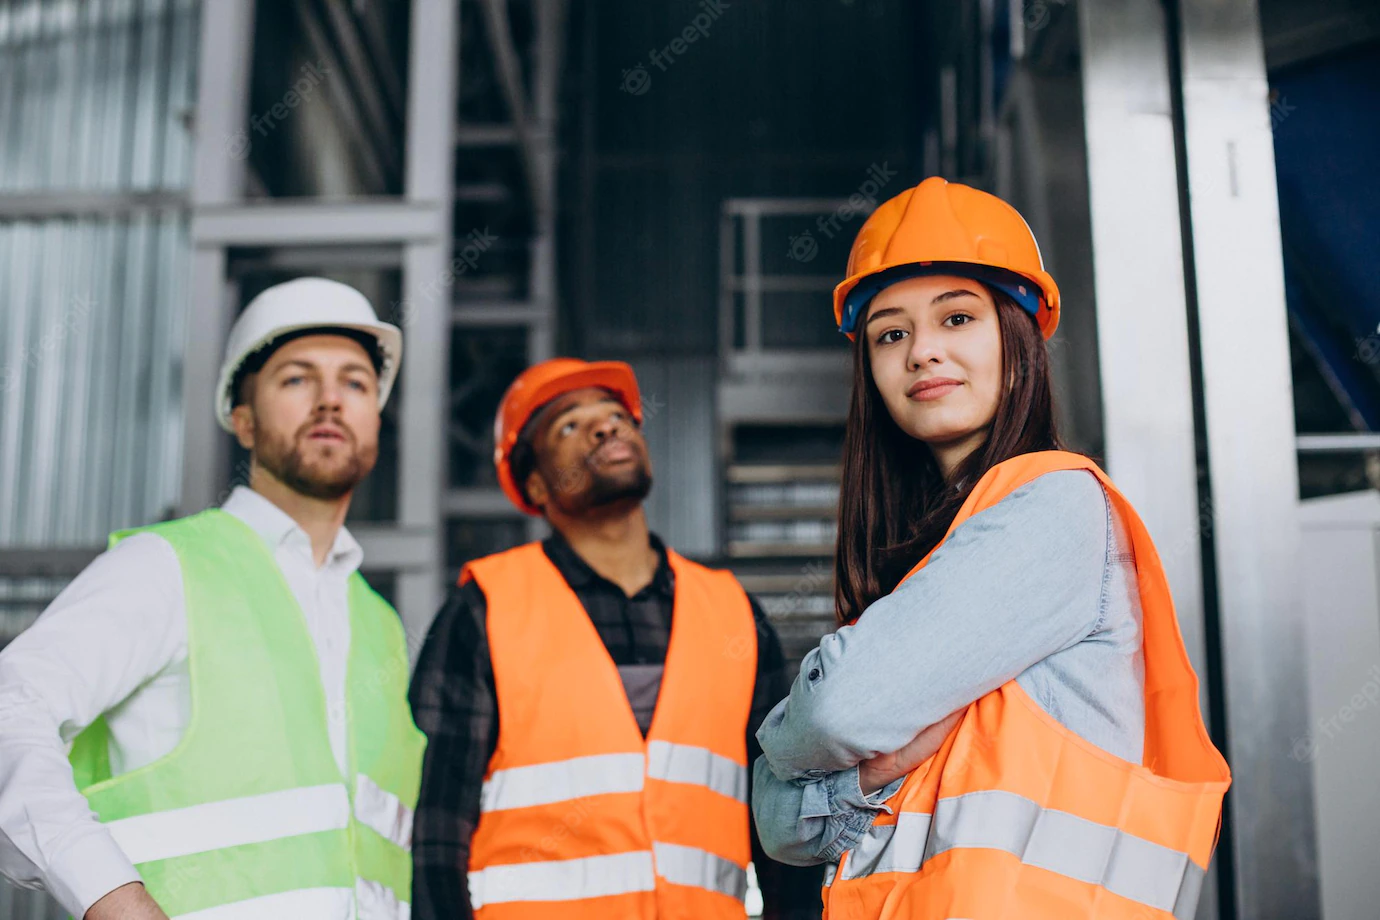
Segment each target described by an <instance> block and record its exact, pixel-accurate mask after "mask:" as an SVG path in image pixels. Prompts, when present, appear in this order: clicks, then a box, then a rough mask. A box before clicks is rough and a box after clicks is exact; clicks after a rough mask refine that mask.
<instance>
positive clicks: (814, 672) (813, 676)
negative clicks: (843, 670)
mask: <svg viewBox="0 0 1380 920" xmlns="http://www.w3.org/2000/svg"><path fill="white" fill-rule="evenodd" d="M810 680H819V668H811V669H810Z"/></svg>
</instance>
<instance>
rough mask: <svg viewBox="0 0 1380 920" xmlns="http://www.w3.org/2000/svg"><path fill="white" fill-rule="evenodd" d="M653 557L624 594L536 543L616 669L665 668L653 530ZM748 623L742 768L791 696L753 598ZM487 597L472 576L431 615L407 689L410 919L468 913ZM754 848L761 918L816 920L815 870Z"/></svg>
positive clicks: (490, 677)
mask: <svg viewBox="0 0 1380 920" xmlns="http://www.w3.org/2000/svg"><path fill="white" fill-rule="evenodd" d="M652 547H653V548H654V549H655V550H656V552H657V556H658V557H659V562H658V564H657V569H656V573H655V574H654V575H653V576H652V580H651V582H650V583H649V584H648V585H647V586H646V587H645V588H643V589H642V590H640V591H638V592H637V593H636V594H635V595H633V596H632V597H628V596H627V595H626V594H624V593H623V589H622V588H620V587H618V586H617V585H615V584H613V583H612V582H610V581H608V580H607V579H605V578H603V577H602V576H600V575H599V574H598V573H597V572H595V571H594V570H593V569H591V568H590V567H589V565H587V564H586V563H585V561H584V560H583V559H581V558H580V557H579V556H578V555H577V554H576V553H575V551H574V550H573V549H571V547H570V544H568V543H567V542H566V541H565V540H564V539H563V538H562V537H560V536H559V535H554V536H552V537H549V538H548V539H546V540H545V541H543V543H542V549H543V550H545V552H546V555H547V558H549V559H550V560H551V562H552V563H553V564H554V565H555V566H556V568H557V569H558V570H559V571H560V573H561V575H562V576H564V578H565V580H566V582H567V583H568V584H569V585H570V587H571V589H572V590H574V592H575V595H576V596H577V597H578V598H579V599H580V603H581V604H582V605H583V606H584V608H585V610H586V612H588V613H589V618H590V620H591V621H592V622H593V623H594V626H595V628H596V629H598V631H599V636H600V638H602V639H603V640H604V645H605V647H606V648H607V649H608V652H609V655H610V657H612V658H613V661H614V663H615V664H617V665H619V666H627V665H638V664H653V665H655V664H663V663H664V662H665V660H666V649H667V646H668V644H669V642H670V639H671V610H672V602H673V600H674V597H675V578H674V575H673V574H672V572H671V566H670V563H669V562H667V559H666V548H665V546H664V545H663V544H662V542H661V541H660V540H659V539H657V537H655V536H653V537H652ZM751 603H752V613H753V618H754V619H755V620H756V622H757V682H756V686H755V688H754V691H753V699H752V715H751V716H750V718H749V720H748V735H747V746H748V764H749V770H748V775H749V779H750V778H751V774H752V770H751V764H752V763H753V762H754V761H755V760H756V759H757V757H758V755H760V754H761V753H762V751H761V748H760V747H759V746H758V744H757V739H756V737H755V733H756V731H757V727H758V725H760V724H761V722H762V719H763V718H764V717H765V716H766V714H767V713H768V712H769V711H770V710H771V708H772V707H773V706H774V705H776V703H777V702H779V701H780V700H782V699H784V698H785V696H786V695H787V694H788V693H789V692H790V678H789V675H788V674H787V671H786V662H785V660H784V658H783V657H782V654H781V643H780V641H779V640H778V639H777V636H776V630H775V629H773V628H772V625H771V623H770V622H769V621H768V620H767V618H766V615H765V614H763V612H762V609H761V607H760V606H759V605H758V604H757V602H756V600H752V601H751ZM486 610H487V605H486V602H485V599H484V594H483V592H482V591H481V590H480V589H479V586H478V585H477V584H476V583H475V582H473V581H470V582H468V583H467V584H465V585H463V586H461V587H458V588H454V589H452V591H451V595H450V598H449V600H448V601H447V602H446V604H445V606H444V607H442V608H441V611H440V613H438V614H437V615H436V620H435V622H434V623H433V624H432V626H431V632H430V634H429V635H428V636H427V641H426V645H425V646H423V648H422V653H421V657H420V658H419V659H418V661H417V670H416V672H415V674H414V675H413V678H412V689H411V693H410V697H411V702H412V713H413V717H414V718H415V719H416V722H417V726H418V727H419V728H420V729H421V730H422V731H424V732H425V733H426V736H427V740H428V745H427V751H426V761H425V763H424V765H423V770H422V790H421V796H420V799H419V800H418V802H417V810H416V820H415V822H414V825H413V832H412V859H413V870H414V871H413V880H412V917H413V920H456V918H469V917H472V916H473V912H472V910H471V907H470V895H469V887H468V882H467V877H468V869H469V858H470V838H471V836H473V834H474V829H475V826H476V825H477V824H478V823H479V794H480V789H481V788H482V786H483V782H484V774H485V772H486V771H487V769H488V765H489V760H490V758H491V757H492V756H493V752H494V749H495V747H496V746H497V744H498V698H497V694H496V691H495V689H494V674H493V664H492V662H491V660H490V658H489V643H488V638H487V636H486V634H485V619H486ZM752 856H753V863H754V865H755V866H756V869H757V879H758V884H759V886H760V887H761V889H762V895H763V900H764V902H765V904H766V913H765V914H764V916H765V917H767V918H778V920H786V918H791V920H796V918H799V920H804V918H813V917H818V916H819V901H820V898H819V887H820V885H821V884H822V881H823V878H822V875H821V871H820V869H819V868H817V867H812V868H807V869H800V868H795V867H791V866H784V865H781V864H780V863H776V862H774V861H772V860H770V859H769V858H767V857H766V856H765V855H764V854H763V852H762V847H761V844H760V843H759V842H758V839H757V829H756V827H755V826H754V827H753V829H752Z"/></svg>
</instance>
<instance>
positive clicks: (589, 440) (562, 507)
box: [528, 387, 652, 517]
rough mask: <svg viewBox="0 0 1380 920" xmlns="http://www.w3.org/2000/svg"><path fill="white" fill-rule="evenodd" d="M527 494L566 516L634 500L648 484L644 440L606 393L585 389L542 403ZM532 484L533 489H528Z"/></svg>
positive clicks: (644, 493) (625, 412) (645, 491)
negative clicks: (535, 459) (535, 457)
mask: <svg viewBox="0 0 1380 920" xmlns="http://www.w3.org/2000/svg"><path fill="white" fill-rule="evenodd" d="M541 415H542V417H541V419H540V425H539V426H538V432H537V436H536V439H535V448H536V456H537V463H536V470H535V471H534V472H533V474H532V476H533V477H535V478H536V480H539V483H538V482H534V481H533V479H532V478H531V477H529V480H528V491H529V494H533V495H534V499H535V500H537V501H538V503H539V504H542V505H544V506H545V507H546V509H547V512H548V513H550V512H552V511H556V512H558V513H560V514H562V515H565V516H567V517H578V516H580V515H581V514H583V513H586V512H589V511H594V510H597V509H602V508H610V507H614V506H619V505H630V504H640V503H641V502H642V500H643V499H645V498H646V497H647V495H648V493H650V492H651V488H652V470H651V460H650V458H649V457H648V454H647V442H646V440H645V439H644V438H643V436H642V430H641V428H639V427H638V425H637V422H636V421H635V420H634V419H633V417H632V415H631V413H629V412H628V410H627V408H626V407H624V406H623V404H622V403H620V402H618V401H617V400H616V399H614V398H613V397H612V396H611V395H610V394H609V393H607V392H606V391H604V390H601V389H597V388H593V387H591V388H587V389H581V390H575V391H573V392H571V393H566V394H564V395H562V396H560V397H558V398H556V399H554V400H552V402H551V403H550V404H549V405H547V406H545V407H543V409H542V412H541ZM534 486H535V488H534Z"/></svg>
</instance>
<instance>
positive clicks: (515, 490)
mask: <svg viewBox="0 0 1380 920" xmlns="http://www.w3.org/2000/svg"><path fill="white" fill-rule="evenodd" d="M585 387H599V388H601V389H604V390H608V391H609V392H610V393H612V394H613V395H614V397H615V398H616V399H617V400H618V401H619V402H621V403H622V404H623V406H624V407H625V408H626V409H627V410H628V411H629V412H631V413H632V417H633V418H634V419H636V420H637V423H638V424H639V425H640V424H642V394H641V393H639V392H638V389H637V377H636V376H635V375H634V374H633V369H632V368H631V367H629V366H628V365H627V364H624V363H623V362H622V361H594V362H590V361H581V360H580V359H579V358H552V359H551V360H549V361H543V362H542V363H540V364H534V365H532V366H531V367H529V368H527V370H525V371H523V372H522V373H521V374H518V376H517V379H516V380H514V381H513V382H512V383H511V384H510V385H509V386H508V390H507V392H505V393H504V394H503V399H502V400H501V401H500V402H499V404H498V414H497V415H495V416H494V467H495V468H496V469H497V470H498V484H499V485H500V486H502V487H503V494H504V495H506V496H508V499H509V501H511V502H512V503H513V504H514V505H517V506H518V508H520V509H521V510H523V511H525V512H527V513H528V514H541V509H540V508H537V507H536V506H534V505H532V504H531V503H530V502H528V501H527V497H526V496H525V495H524V494H523V492H522V486H521V484H520V483H518V482H517V481H516V480H515V479H514V478H513V470H512V466H511V464H510V463H509V460H510V458H511V457H512V454H513V446H514V445H516V444H517V440H518V435H519V434H520V433H521V432H522V426H524V425H526V424H527V422H528V420H529V419H531V417H532V416H533V415H535V414H536V412H537V410H538V409H540V408H541V407H542V406H544V405H546V404H547V403H549V402H550V401H551V400H553V399H555V398H556V397H557V396H561V395H563V394H565V393H569V392H571V391H573V390H583V389H584V388H585Z"/></svg>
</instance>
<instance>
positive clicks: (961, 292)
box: [864, 288, 977, 326]
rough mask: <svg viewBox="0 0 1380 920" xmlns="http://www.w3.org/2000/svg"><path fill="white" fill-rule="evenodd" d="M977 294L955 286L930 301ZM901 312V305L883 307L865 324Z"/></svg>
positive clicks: (937, 302)
mask: <svg viewBox="0 0 1380 920" xmlns="http://www.w3.org/2000/svg"><path fill="white" fill-rule="evenodd" d="M976 296H977V294H975V293H974V292H972V291H970V290H968V289H967V288H954V289H953V290H952V291H945V292H944V293H943V294H940V295H939V296H938V297H935V298H934V299H933V300H931V301H930V303H931V304H939V303H944V302H946V301H950V300H954V299H956V298H958V297H976ZM900 312H901V308H900V307H887V308H885V309H883V310H878V311H877V312H876V313H873V314H872V315H871V316H869V317H868V318H867V322H866V323H865V324H864V325H865V326H868V325H871V324H872V321H873V320H875V319H881V318H882V317H884V316H892V315H894V314H896V313H900Z"/></svg>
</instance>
